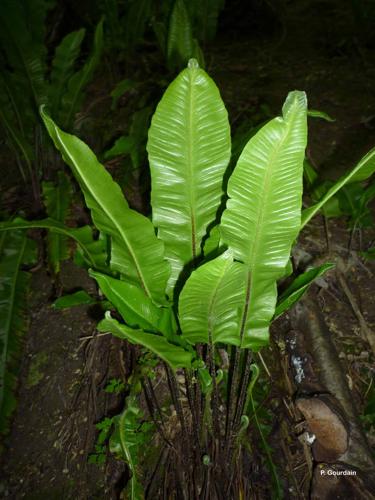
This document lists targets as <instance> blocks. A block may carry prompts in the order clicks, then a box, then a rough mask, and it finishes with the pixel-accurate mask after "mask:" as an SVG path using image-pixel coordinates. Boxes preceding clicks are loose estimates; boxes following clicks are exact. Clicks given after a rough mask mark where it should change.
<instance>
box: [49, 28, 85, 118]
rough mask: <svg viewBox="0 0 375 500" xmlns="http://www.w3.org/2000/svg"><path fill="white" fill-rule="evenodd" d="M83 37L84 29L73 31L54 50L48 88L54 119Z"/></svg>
mask: <svg viewBox="0 0 375 500" xmlns="http://www.w3.org/2000/svg"><path fill="white" fill-rule="evenodd" d="M84 36H85V29H84V28H82V29H80V30H78V31H73V32H72V33H69V34H68V35H66V36H65V37H64V39H63V40H62V42H61V43H60V45H59V46H58V47H57V48H56V51H55V57H54V58H53V60H52V68H51V85H50V87H49V102H50V106H51V113H52V116H53V117H54V118H55V117H56V113H57V111H58V109H59V106H60V104H61V98H62V95H63V92H64V90H65V86H66V84H67V82H68V80H69V78H70V77H71V76H72V74H73V71H74V65H75V62H76V60H77V57H78V54H79V51H80V48H81V44H82V41H83V38H84Z"/></svg>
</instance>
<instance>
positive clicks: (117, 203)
mask: <svg viewBox="0 0 375 500" xmlns="http://www.w3.org/2000/svg"><path fill="white" fill-rule="evenodd" d="M42 117H43V120H44V123H45V125H46V127H47V130H48V132H49V134H50V136H51V138H52V139H53V141H54V143H55V146H56V147H57V149H59V150H60V152H61V154H62V156H63V158H64V160H65V162H66V163H67V164H68V165H69V166H70V167H71V169H72V171H73V174H74V176H75V177H76V179H77V181H78V183H79V185H80V186H81V189H82V191H83V194H84V196H85V201H86V205H87V206H88V208H89V209H90V210H91V216H92V219H93V222H94V224H95V226H96V227H97V228H98V229H99V231H101V232H102V233H103V234H106V235H108V236H110V237H111V243H112V248H111V262H110V266H111V268H112V269H113V270H115V271H119V272H120V273H121V274H122V275H123V277H124V279H126V280H128V281H130V282H133V283H136V284H138V285H139V286H140V287H141V288H142V289H143V290H144V292H145V294H146V295H147V296H148V297H150V298H152V299H153V300H154V301H155V302H158V303H165V287H166V282H167V279H168V275H169V266H168V263H167V262H166V261H165V260H164V245H163V243H162V241H160V240H159V239H158V238H157V237H156V236H155V232H154V227H153V225H152V223H151V222H150V220H149V219H148V218H147V217H145V216H143V215H141V214H139V213H137V212H135V211H134V210H131V209H130V208H129V206H128V204H127V202H126V200H125V198H124V196H123V193H122V191H121V188H120V186H119V185H118V184H116V183H115V182H114V181H113V179H112V177H111V176H110V174H109V173H108V172H107V171H106V169H105V168H104V167H103V165H101V164H100V163H99V162H98V160H97V158H96V156H95V155H94V153H93V152H92V151H91V149H90V148H89V147H88V146H87V145H86V144H84V143H83V142H82V141H80V140H79V139H78V138H77V137H74V136H73V135H70V134H67V133H65V132H63V131H62V130H60V129H59V128H58V127H57V126H56V125H55V123H54V122H53V121H52V120H51V118H49V117H48V116H47V115H46V114H45V113H44V112H43V111H42Z"/></svg>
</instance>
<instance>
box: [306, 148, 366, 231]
mask: <svg viewBox="0 0 375 500" xmlns="http://www.w3.org/2000/svg"><path fill="white" fill-rule="evenodd" d="M374 172H375V148H373V149H371V150H370V151H369V152H368V153H367V154H366V155H365V156H364V157H363V158H362V159H361V160H360V161H359V162H358V164H357V165H356V166H355V167H354V168H353V170H351V171H350V172H349V173H347V174H345V175H343V176H342V177H340V179H339V180H338V181H337V182H336V183H335V184H334V185H333V186H332V187H331V188H330V189H329V190H328V191H327V192H326V194H325V195H324V196H323V197H322V198H321V199H320V200H319V201H318V203H315V205H312V206H311V207H309V208H306V209H305V210H304V211H303V212H302V222H301V229H302V228H303V227H304V226H305V225H306V224H307V223H308V222H309V220H310V219H312V217H314V215H316V213H317V212H318V211H319V210H320V209H321V208H322V207H323V205H324V204H325V203H327V201H328V200H330V199H331V198H332V196H334V195H335V194H336V193H337V191H339V190H340V189H341V188H342V187H343V186H345V185H346V184H349V183H352V182H361V181H364V180H366V179H368V178H369V177H371V175H372V174H373V173H374Z"/></svg>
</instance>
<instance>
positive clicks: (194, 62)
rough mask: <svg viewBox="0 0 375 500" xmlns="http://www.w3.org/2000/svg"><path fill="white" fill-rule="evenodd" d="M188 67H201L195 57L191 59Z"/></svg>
mask: <svg viewBox="0 0 375 500" xmlns="http://www.w3.org/2000/svg"><path fill="white" fill-rule="evenodd" d="M188 68H189V69H193V68H194V69H198V68H199V63H198V61H197V60H196V59H194V58H191V59H189V62H188Z"/></svg>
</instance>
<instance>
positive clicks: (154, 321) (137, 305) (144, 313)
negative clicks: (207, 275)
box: [90, 271, 172, 336]
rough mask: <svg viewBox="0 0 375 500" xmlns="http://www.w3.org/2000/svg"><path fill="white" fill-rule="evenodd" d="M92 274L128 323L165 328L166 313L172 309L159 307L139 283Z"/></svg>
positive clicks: (154, 329) (151, 328)
mask: <svg viewBox="0 0 375 500" xmlns="http://www.w3.org/2000/svg"><path fill="white" fill-rule="evenodd" d="M90 276H92V277H93V278H95V279H96V281H97V282H98V285H99V287H100V289H101V291H102V292H103V293H104V295H105V296H106V297H107V299H108V300H109V301H110V302H111V303H112V304H113V305H114V306H115V308H116V309H117V310H118V312H119V313H120V314H121V316H122V317H123V318H124V320H125V321H126V323H127V324H128V325H130V326H131V327H133V328H135V327H136V328H142V329H143V330H151V331H153V332H162V333H165V334H166V336H168V333H169V332H168V331H163V330H165V326H166V325H165V324H164V323H166V322H163V321H162V318H163V319H164V316H165V315H168V314H172V311H171V309H170V308H169V307H168V308H164V307H163V308H162V307H157V306H156V305H155V304H154V303H153V302H152V300H151V299H150V298H149V297H147V296H146V295H145V293H144V291H143V290H142V289H141V288H139V286H137V285H133V284H132V283H128V282H126V281H122V280H118V279H116V278H112V277H111V276H108V275H106V274H102V273H98V272H94V271H90Z"/></svg>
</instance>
